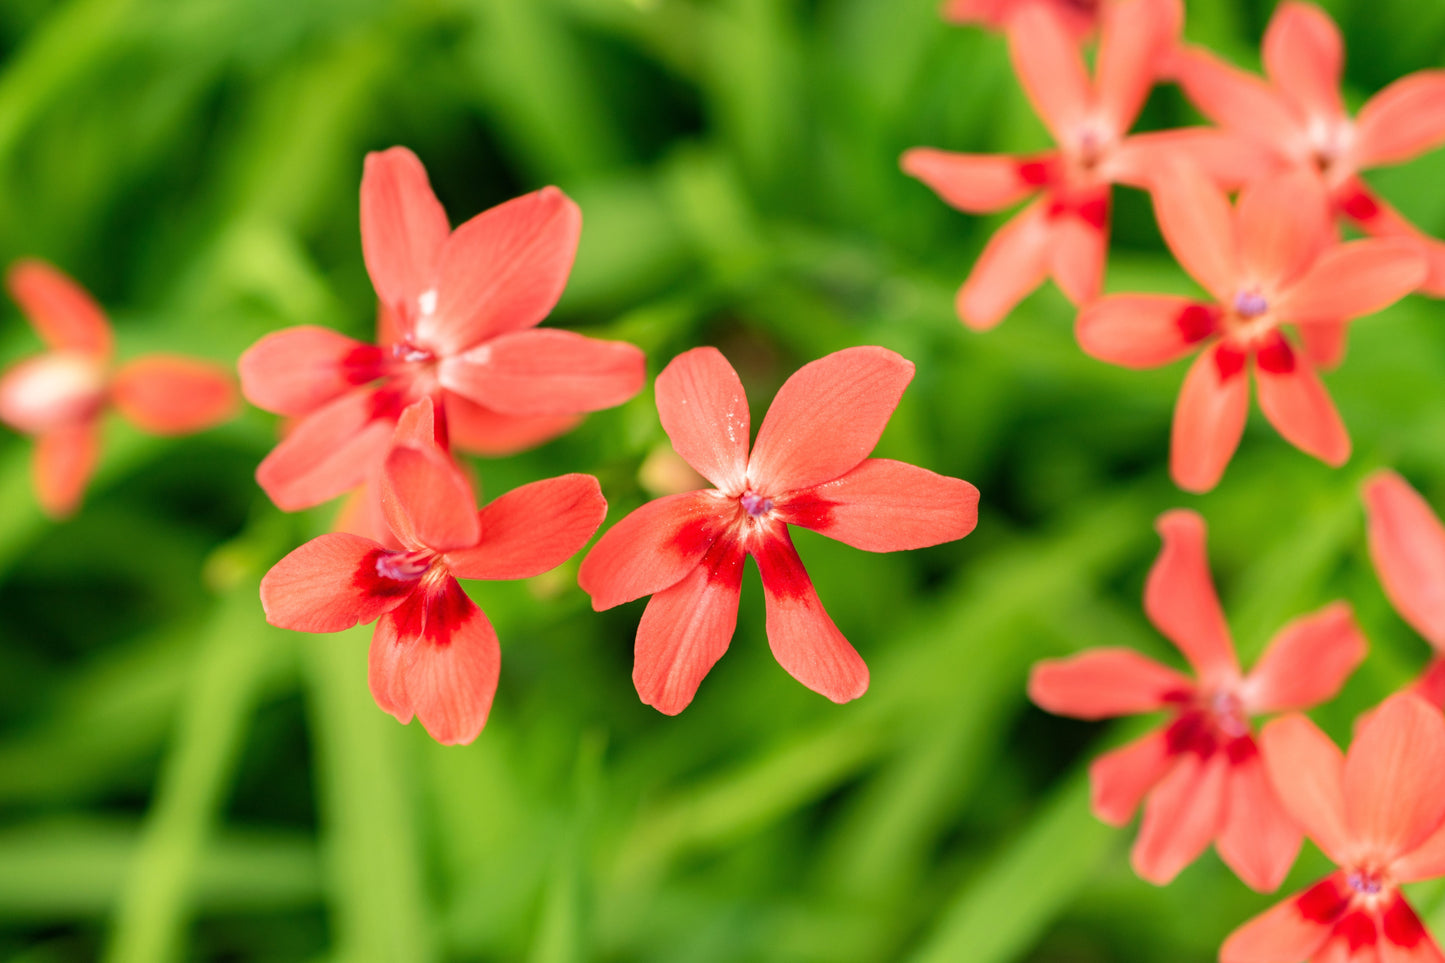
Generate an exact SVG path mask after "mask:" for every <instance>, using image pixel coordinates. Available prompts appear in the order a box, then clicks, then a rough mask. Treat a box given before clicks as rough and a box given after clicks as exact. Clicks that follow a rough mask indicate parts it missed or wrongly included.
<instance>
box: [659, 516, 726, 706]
mask: <svg viewBox="0 0 1445 963" xmlns="http://www.w3.org/2000/svg"><path fill="white" fill-rule="evenodd" d="M742 575H743V553H742V550H741V549H739V548H738V547H737V545H736V544H735V543H734V542H733V541H732V539H719V540H718V541H717V542H716V543H714V545H713V548H712V550H710V551H709V552H708V554H707V557H705V558H704V559H703V561H702V562H701V563H700V564H698V565H697V566H695V567H694V568H693V569H692V571H691V572H689V573H688V574H687V575H685V576H683V578H682V580H681V581H679V582H677V583H676V584H675V585H673V586H671V587H670V588H666V589H663V590H662V591H661V592H658V593H657V594H655V595H654V596H653V597H652V600H651V601H650V602H648V603H647V608H646V610H644V611H643V613H642V621H641V622H640V623H639V624H638V626H637V645H636V648H635V650H634V654H633V664H632V684H633V685H634V686H635V687H636V688H637V695H638V697H639V698H641V699H642V701H643V702H645V703H646V704H647V705H650V706H652V707H653V708H654V709H657V710H658V711H659V712H662V713H665V714H667V715H670V716H675V715H677V714H678V713H679V712H681V711H682V710H683V709H686V708H687V707H688V705H689V704H690V703H691V702H692V699H693V696H695V695H696V694H697V687H698V686H699V685H700V684H701V683H702V680H703V677H704V676H706V675H707V674H708V672H709V671H710V670H711V669H712V667H713V666H714V665H715V664H716V663H717V660H718V659H720V658H722V655H723V653H724V652H726V651H727V648H728V643H729V642H731V641H732V637H733V630H734V629H735V628H736V627H737V621H738V594H739V586H740V585H741V584H742Z"/></svg>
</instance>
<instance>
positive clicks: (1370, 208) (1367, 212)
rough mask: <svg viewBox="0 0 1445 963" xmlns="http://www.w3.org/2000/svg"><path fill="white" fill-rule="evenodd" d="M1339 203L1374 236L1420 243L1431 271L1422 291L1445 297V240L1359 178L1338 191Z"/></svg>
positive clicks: (1367, 232)
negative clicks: (1409, 218) (1418, 224)
mask: <svg viewBox="0 0 1445 963" xmlns="http://www.w3.org/2000/svg"><path fill="white" fill-rule="evenodd" d="M1335 205H1336V207H1338V208H1339V210H1340V212H1341V213H1342V214H1343V215H1344V216H1345V217H1347V218H1349V219H1350V220H1351V221H1352V222H1354V223H1355V224H1356V225H1357V226H1358V227H1359V228H1360V230H1362V231H1364V232H1365V233H1366V234H1369V235H1371V236H1372V237H1381V238H1384V237H1406V238H1410V239H1411V240H1413V241H1415V242H1416V243H1417V244H1419V245H1420V250H1421V253H1423V254H1424V256H1425V264H1426V268H1427V274H1426V276H1425V281H1424V283H1422V284H1421V285H1420V291H1421V292H1422V293H1424V294H1428V295H1430V296H1431V297H1437V298H1438V297H1445V243H1442V242H1441V241H1439V240H1437V239H1435V238H1433V237H1430V236H1429V235H1427V234H1425V233H1423V232H1422V231H1421V230H1420V229H1419V228H1418V227H1416V226H1415V225H1414V224H1411V223H1410V222H1409V221H1407V220H1405V218H1404V217H1403V216H1402V215H1401V214H1400V212H1399V211H1397V210H1395V209H1394V208H1393V207H1391V206H1390V205H1389V204H1387V203H1385V200H1384V199H1383V198H1382V197H1380V196H1379V195H1378V194H1376V193H1375V192H1374V191H1372V190H1370V188H1369V187H1367V186H1366V185H1365V183H1364V182H1363V181H1361V180H1360V179H1359V178H1354V179H1353V180H1350V181H1347V182H1346V183H1345V184H1344V185H1343V186H1342V187H1341V188H1340V189H1338V190H1337V191H1336V194H1335Z"/></svg>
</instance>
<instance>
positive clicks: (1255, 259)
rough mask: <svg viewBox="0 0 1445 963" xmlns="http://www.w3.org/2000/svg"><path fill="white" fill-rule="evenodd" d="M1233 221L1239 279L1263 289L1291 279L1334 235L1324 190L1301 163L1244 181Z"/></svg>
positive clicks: (1275, 286)
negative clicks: (1235, 230) (1277, 172)
mask: <svg viewBox="0 0 1445 963" xmlns="http://www.w3.org/2000/svg"><path fill="white" fill-rule="evenodd" d="M1237 224H1238V228H1237V230H1238V235H1237V236H1238V238H1239V255H1240V269H1241V271H1242V272H1243V280H1244V282H1245V283H1248V284H1257V285H1261V286H1263V287H1265V288H1267V289H1278V287H1280V286H1283V285H1285V284H1288V283H1290V282H1292V281H1294V280H1295V279H1297V278H1298V277H1299V276H1300V275H1301V274H1303V273H1304V272H1305V270H1306V269H1308V268H1309V267H1310V265H1311V264H1312V263H1313V262H1314V260H1315V259H1316V258H1317V257H1318V256H1319V254H1320V252H1321V251H1322V250H1323V249H1324V248H1325V247H1326V246H1327V245H1329V244H1330V243H1331V242H1333V241H1334V239H1335V238H1334V226H1333V224H1332V222H1331V218H1330V202H1329V192H1328V191H1327V190H1326V189H1325V183H1324V181H1323V180H1322V179H1321V178H1320V176H1319V175H1318V174H1316V173H1315V172H1314V171H1313V170H1311V169H1310V168H1307V167H1296V168H1294V169H1292V170H1288V171H1285V172H1284V173H1281V174H1276V175H1272V176H1269V177H1265V178H1261V179H1260V180H1257V181H1255V182H1253V183H1251V184H1248V185H1246V186H1245V188H1244V190H1243V191H1242V192H1241V193H1240V195H1239V209H1238V214H1237Z"/></svg>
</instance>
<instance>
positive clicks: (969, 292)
mask: <svg viewBox="0 0 1445 963" xmlns="http://www.w3.org/2000/svg"><path fill="white" fill-rule="evenodd" d="M1180 20H1181V13H1180V9H1179V6H1178V4H1177V3H1175V2H1172V0H1126V2H1120V3H1113V4H1110V5H1108V7H1107V8H1106V9H1105V11H1104V26H1103V31H1102V34H1101V37H1100V42H1099V56H1098V68H1097V70H1096V72H1095V80H1094V81H1093V82H1092V83H1091V82H1090V80H1089V76H1088V73H1087V71H1086V69H1085V66H1084V60H1083V55H1082V54H1081V53H1080V51H1079V47H1078V45H1077V43H1075V41H1074V40H1073V38H1071V37H1070V36H1069V35H1068V33H1067V31H1066V30H1065V29H1064V27H1063V26H1061V25H1060V22H1059V20H1058V18H1057V17H1055V16H1054V15H1053V14H1051V13H1050V12H1049V11H1048V10H1046V9H1044V8H1043V7H1042V6H1040V5H1039V4H1029V5H1028V6H1025V7H1023V8H1022V9H1020V10H1018V12H1017V13H1016V14H1015V15H1013V16H1012V18H1011V20H1010V27H1009V51H1010V53H1011V54H1012V56H1013V62H1014V69H1015V70H1016V71H1017V72H1018V75H1019V79H1020V81H1021V82H1022V83H1023V87H1024V91H1025V92H1026V93H1027V94H1028V97H1029V100H1030V102H1031V103H1032V104H1033V105H1034V109H1035V110H1036V111H1037V112H1038V114H1039V116H1040V117H1041V118H1042V119H1043V121H1044V123H1045V124H1046V125H1047V126H1048V128H1049V131H1050V132H1051V133H1052V134H1053V137H1054V140H1055V142H1056V143H1057V144H1058V145H1059V146H1058V149H1057V150H1053V151H1049V152H1046V153H1042V154H1035V155H1030V156H1026V157H1013V156H1008V155H993V154H957V153H952V152H949V151H942V150H935V149H933V148H926V147H921V148H915V149H913V150H910V151H908V152H906V153H905V154H904V155H903V160H902V166H903V170H904V171H905V172H906V173H908V174H911V175H913V176H914V177H917V178H918V179H919V180H921V181H923V182H924V183H925V184H927V185H928V186H929V187H931V188H933V190H934V191H936V192H937V193H938V195H939V196H940V197H941V198H943V200H944V201H946V202H947V203H949V204H951V205H952V206H954V207H956V208H958V209H959V210H961V211H967V212H969V213H974V214H983V213H990V212H993V211H999V210H1003V209H1004V208H1007V207H1010V206H1011V205H1013V204H1016V203H1017V202H1019V201H1021V200H1023V199H1025V198H1027V197H1030V196H1033V195H1038V196H1037V197H1035V199H1034V200H1033V201H1032V202H1031V203H1030V204H1029V205H1028V206H1027V207H1025V208H1024V209H1023V211H1022V212H1021V213H1019V214H1017V215H1015V216H1014V218H1013V219H1012V220H1010V221H1009V222H1008V223H1007V224H1006V225H1004V226H1003V227H1002V228H1001V229H1000V230H999V231H998V233H997V234H995V235H994V236H993V238H992V239H991V240H990V241H989V243H988V245H987V246H986V247H985V248H984V250H983V253H982V255H980V256H979V259H978V263H977V264H976V265H975V266H974V269H973V273H972V274H971V275H970V276H969V278H968V280H967V281H965V282H964V285H963V287H962V288H961V289H960V290H959V292H958V299H957V308H958V314H959V317H961V318H962V319H963V321H964V323H965V324H968V325H969V326H970V327H973V328H977V329H980V330H982V329H986V328H990V327H993V326H994V325H995V324H998V323H999V322H1000V321H1002V320H1003V318H1004V316H1005V315H1007V314H1008V313H1009V311H1011V310H1013V308H1014V306H1015V305H1016V304H1018V302H1019V301H1020V300H1021V299H1022V298H1023V297H1024V296H1025V295H1027V294H1028V293H1029V292H1030V291H1032V290H1033V289H1034V288H1036V287H1038V286H1039V285H1040V284H1041V283H1043V280H1044V278H1045V277H1048V276H1052V277H1053V279H1054V281H1055V283H1057V284H1058V286H1059V288H1060V290H1062V291H1063V292H1064V294H1065V295H1066V296H1067V297H1068V298H1069V300H1071V301H1073V302H1074V303H1075V304H1086V303H1088V302H1089V301H1092V300H1093V299H1094V298H1095V297H1097V296H1098V293H1099V288H1100V285H1101V284H1102V283H1103V277H1104V259H1105V249H1106V247H1107V246H1108V235H1109V204H1110V185H1112V184H1129V185H1132V186H1135V187H1144V186H1147V185H1148V184H1149V183H1150V181H1151V179H1152V176H1153V172H1154V171H1155V170H1157V169H1158V167H1159V165H1160V163H1161V161H1162V160H1163V159H1165V158H1171V157H1187V158H1190V159H1192V160H1193V161H1194V162H1195V163H1197V164H1199V165H1200V166H1201V168H1203V169H1205V170H1207V171H1209V172H1210V173H1212V174H1213V175H1214V176H1216V177H1218V178H1219V179H1220V180H1221V181H1223V182H1227V183H1230V184H1236V183H1239V182H1241V181H1243V180H1244V179H1245V178H1247V177H1250V176H1252V175H1253V174H1255V173H1256V172H1258V170H1259V169H1260V158H1259V157H1257V156H1256V154H1255V152H1254V151H1252V150H1251V149H1250V148H1249V147H1248V145H1247V144H1244V143H1242V142H1240V141H1239V139H1238V138H1235V137H1233V136H1231V135H1228V134H1224V133H1222V132H1220V131H1214V130H1206V129H1186V130H1176V131H1163V132H1159V133H1150V134H1137V135H1135V136H1132V137H1130V136H1128V131H1129V128H1130V127H1131V126H1132V125H1133V123H1134V118H1135V117H1136V116H1137V115H1138V113H1139V109H1140V108H1141V107H1142V106H1143V104H1144V100H1145V98H1146V97H1147V96H1148V94H1149V89H1150V88H1151V87H1152V86H1153V84H1154V81H1155V78H1156V76H1157V74H1158V70H1159V69H1160V66H1161V64H1162V63H1163V61H1164V60H1165V59H1166V58H1167V57H1169V56H1170V55H1171V54H1172V52H1173V50H1174V47H1175V42H1176V38H1177V36H1178V32H1179V25H1180Z"/></svg>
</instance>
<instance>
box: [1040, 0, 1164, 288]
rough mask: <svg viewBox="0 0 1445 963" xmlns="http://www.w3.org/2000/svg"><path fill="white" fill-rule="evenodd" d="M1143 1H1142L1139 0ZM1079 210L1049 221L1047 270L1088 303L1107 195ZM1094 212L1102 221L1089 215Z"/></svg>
mask: <svg viewBox="0 0 1445 963" xmlns="http://www.w3.org/2000/svg"><path fill="white" fill-rule="evenodd" d="M1140 2H1145V0H1140ZM1083 212H1087V216H1081V212H1076V211H1069V212H1066V213H1064V214H1060V215H1058V216H1056V217H1054V218H1053V219H1052V221H1051V222H1050V228H1051V233H1052V235H1053V239H1052V241H1051V242H1050V245H1049V273H1050V274H1052V275H1053V278H1054V283H1055V284H1057V285H1058V286H1059V290H1060V291H1062V292H1064V296H1065V297H1066V298H1068V299H1069V300H1070V301H1072V302H1073V303H1074V304H1077V305H1083V304H1088V303H1089V302H1090V301H1093V300H1094V299H1095V298H1097V297H1098V296H1099V290H1100V288H1102V287H1103V285H1104V261H1105V258H1106V257H1107V254H1108V250H1107V249H1108V246H1109V229H1108V216H1109V194H1108V192H1107V191H1106V192H1104V194H1103V196H1102V197H1100V198H1093V199H1091V201H1090V202H1089V206H1087V207H1085V208H1083ZM1096 213H1098V214H1100V215H1101V216H1102V217H1103V218H1104V222H1103V223H1102V224H1099V223H1095V222H1094V221H1093V220H1090V218H1092V217H1094V216H1095V215H1096Z"/></svg>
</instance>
